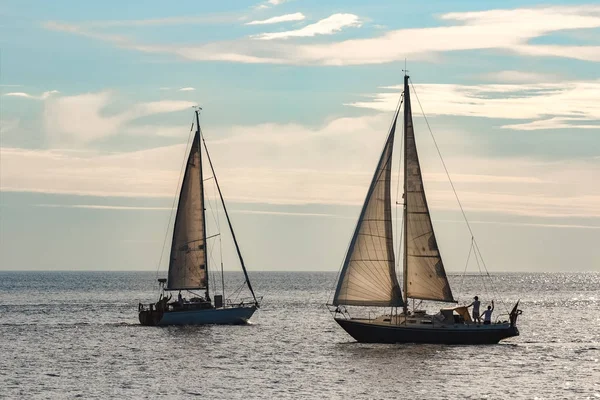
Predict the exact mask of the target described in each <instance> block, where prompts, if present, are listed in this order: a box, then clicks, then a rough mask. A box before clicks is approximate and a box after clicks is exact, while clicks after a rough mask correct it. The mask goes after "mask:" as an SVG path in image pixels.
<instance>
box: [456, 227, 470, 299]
mask: <svg viewBox="0 0 600 400" xmlns="http://www.w3.org/2000/svg"><path fill="white" fill-rule="evenodd" d="M471 252H473V237H471V246H469V255H468V256H467V262H466V263H465V270H464V271H463V273H462V278H461V281H460V286H459V287H458V293H461V292H462V288H463V284H464V283H465V275H466V273H467V267H468V266H469V260H470V259H471ZM457 300H458V299H457Z"/></svg>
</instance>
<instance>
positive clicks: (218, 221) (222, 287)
mask: <svg viewBox="0 0 600 400" xmlns="http://www.w3.org/2000/svg"><path fill="white" fill-rule="evenodd" d="M214 182H216V180H215V181H214ZM217 191H218V190H217V188H216V185H215V189H214V196H215V204H216V205H217V208H216V209H215V210H216V219H217V231H218V232H219V261H220V263H221V289H222V292H223V293H222V294H223V299H225V275H224V272H223V239H222V237H221V235H220V233H221V214H220V213H219V208H218V207H219V202H218V200H217Z"/></svg>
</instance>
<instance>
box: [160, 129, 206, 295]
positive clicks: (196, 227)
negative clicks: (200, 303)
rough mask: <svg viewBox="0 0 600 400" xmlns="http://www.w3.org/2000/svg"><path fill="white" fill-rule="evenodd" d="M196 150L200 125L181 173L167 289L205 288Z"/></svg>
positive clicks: (203, 230) (203, 226)
mask: <svg viewBox="0 0 600 400" xmlns="http://www.w3.org/2000/svg"><path fill="white" fill-rule="evenodd" d="M200 151H201V150H200V129H199V128H198V130H197V131H196V135H195V137H194V140H193V142H192V148H191V150H190V155H189V157H188V161H187V166H186V169H185V175H184V176H183V182H182V184H181V192H180V194H179V204H178V206H177V216H176V217H175V226H174V228H173V242H172V244H171V257H170V261H169V277H168V280H167V289H170V290H177V289H205V288H206V287H207V284H208V282H207V273H206V261H207V260H206V258H207V257H206V243H205V242H206V224H205V221H204V185H203V182H202V157H201V154H200Z"/></svg>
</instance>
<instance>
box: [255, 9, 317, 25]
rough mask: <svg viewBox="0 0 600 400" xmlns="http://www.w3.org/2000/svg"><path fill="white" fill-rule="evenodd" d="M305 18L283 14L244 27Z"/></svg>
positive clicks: (300, 14)
mask: <svg viewBox="0 0 600 400" xmlns="http://www.w3.org/2000/svg"><path fill="white" fill-rule="evenodd" d="M305 18H306V17H305V16H304V14H302V13H299V12H297V13H293V14H285V15H280V16H277V17H271V18H267V19H262V20H256V21H250V22H246V25H268V24H279V23H282V22H292V21H302V20H304V19H305Z"/></svg>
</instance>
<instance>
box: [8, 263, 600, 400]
mask: <svg viewBox="0 0 600 400" xmlns="http://www.w3.org/2000/svg"><path fill="white" fill-rule="evenodd" d="M251 278H252V282H253V284H254V288H255V291H256V292H257V294H258V295H261V296H264V301H263V303H262V307H261V309H260V310H259V311H258V312H257V313H256V314H255V316H254V317H253V318H252V320H251V321H252V323H251V324H250V325H246V326H204V327H192V326H188V327H143V326H140V325H139V323H138V319H137V306H138V302H139V301H143V302H150V301H155V300H156V299H157V296H158V292H157V284H156V274H155V273H152V272H0V354H1V357H0V382H1V385H0V398H27V399H35V398H39V399H43V398H51V399H54V398H55V399H64V398H85V399H92V398H97V399H107V398H118V399H140V398H162V397H164V398H167V397H168V398H192V397H194V396H198V397H201V398H205V399H253V398H269V399H282V398H296V399H297V398H311V399H315V398H330V399H350V398H352V399H363V398H364V399H388V398H401V399H433V398H436V399H445V398H447V399H456V398H473V399H480V398H489V399H497V398H529V399H533V398H540V399H546V398H547V399H550V398H561V399H562V398H577V399H585V398H592V399H594V398H600V273H552V274H550V273H548V274H534V273H520V274H494V275H492V279H491V281H490V280H488V281H487V282H486V286H485V288H483V283H484V281H482V278H481V277H480V276H477V275H468V276H465V277H462V276H459V275H451V276H450V280H451V283H452V287H453V290H454V294H455V297H458V298H459V299H460V300H461V302H463V303H468V302H470V301H471V298H472V297H473V296H474V295H479V296H480V298H481V300H482V305H487V304H488V302H489V301H490V300H492V298H493V299H495V300H496V301H495V303H496V309H495V311H494V316H500V314H502V313H505V312H506V311H507V310H508V309H509V308H510V307H511V306H512V305H513V303H515V302H516V301H517V300H519V299H520V300H521V303H520V308H521V309H522V310H523V315H521V317H520V318H519V323H518V325H519V329H520V331H521V336H519V337H516V338H511V339H508V340H506V341H503V342H501V343H500V344H498V345H485V346H447V345H423V344H420V345H416V344H403V345H377V344H359V343H356V342H355V341H354V340H353V339H352V338H351V337H350V336H348V335H347V334H346V333H345V332H344V331H343V330H342V329H341V328H340V327H338V326H337V324H336V323H335V322H334V320H333V318H332V316H331V315H330V314H329V313H328V311H327V309H326V308H325V306H324V304H325V303H327V301H328V299H329V296H330V294H331V293H330V292H331V289H332V287H333V285H334V282H335V278H336V276H335V273H310V272H298V273H293V272H258V273H251ZM225 279H226V281H227V284H226V289H227V288H229V290H230V291H231V292H226V293H225V294H226V296H234V295H235V293H234V290H235V289H236V288H237V287H239V285H240V284H242V283H243V277H242V275H241V274H237V273H226V274H225ZM213 284H214V285H215V286H218V287H220V277H219V276H217V277H216V278H215V279H214V280H213ZM218 290H219V291H220V288H219V289H218ZM246 294H247V293H246ZM501 300H502V301H503V302H501ZM440 306H443V304H435V303H429V304H424V307H425V308H427V309H428V310H429V311H432V312H435V311H436V308H439V307H440ZM501 318H502V317H501Z"/></svg>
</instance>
